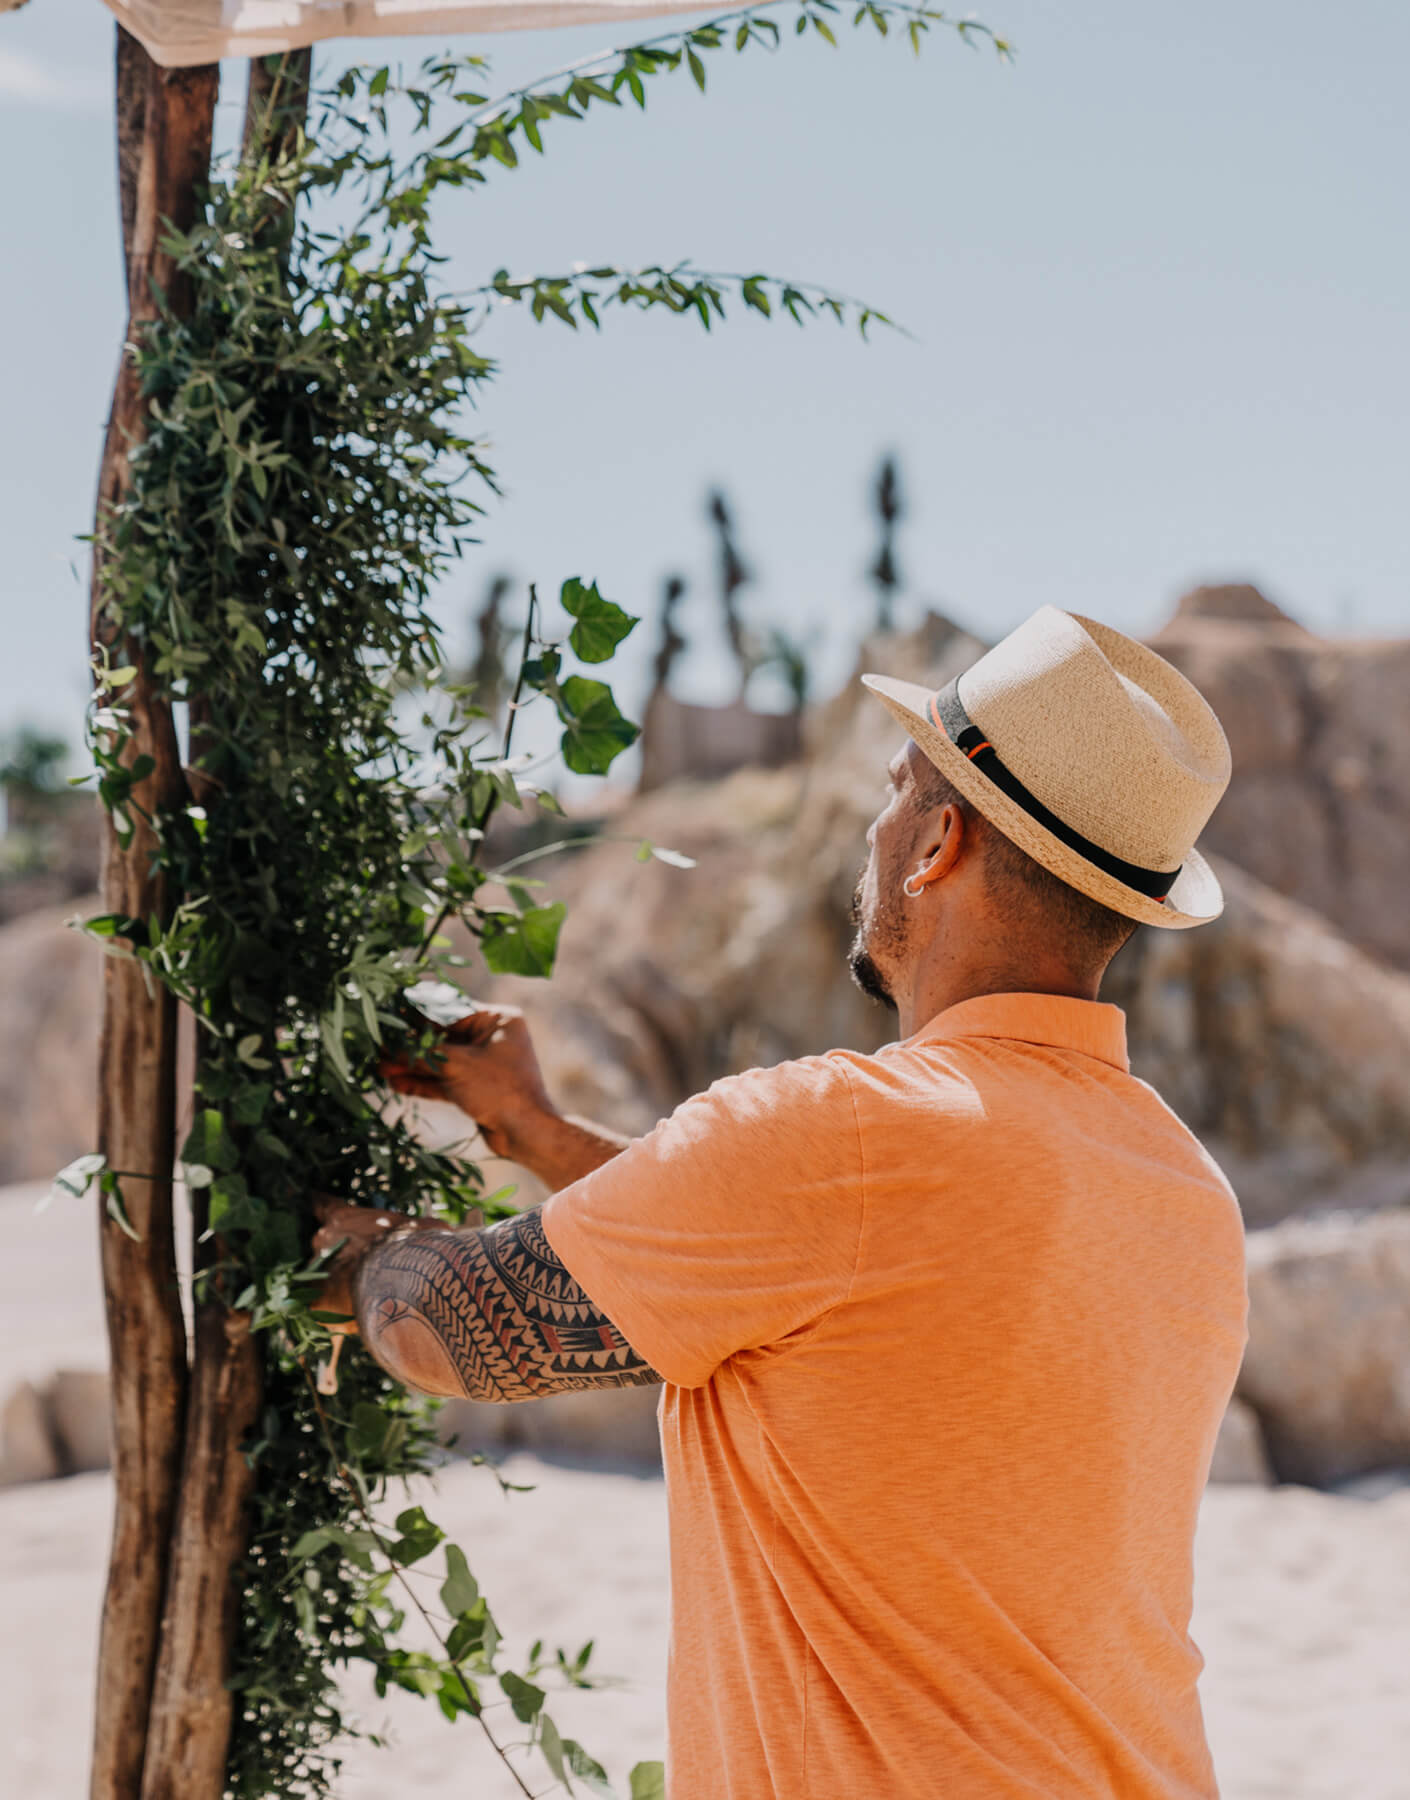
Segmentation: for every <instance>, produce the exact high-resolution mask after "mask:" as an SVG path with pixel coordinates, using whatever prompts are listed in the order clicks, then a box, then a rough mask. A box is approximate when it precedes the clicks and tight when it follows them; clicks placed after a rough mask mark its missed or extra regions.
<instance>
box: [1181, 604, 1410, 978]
mask: <svg viewBox="0 0 1410 1800" xmlns="http://www.w3.org/2000/svg"><path fill="white" fill-rule="evenodd" d="M1152 642H1153V645H1154V647H1155V648H1156V649H1157V650H1159V651H1160V653H1161V655H1162V656H1165V657H1168V658H1169V659H1170V661H1171V662H1173V663H1174V664H1175V665H1176V667H1177V668H1179V669H1181V670H1182V671H1183V672H1184V673H1185V674H1186V675H1187V676H1189V678H1190V680H1191V681H1193V682H1194V684H1195V686H1196V687H1198V688H1199V690H1200V692H1201V693H1203V694H1204V695H1205V696H1206V698H1207V699H1208V700H1209V702H1210V704H1211V705H1212V706H1213V707H1214V710H1215V711H1216V712H1217V713H1218V714H1219V717H1220V719H1221V720H1222V721H1223V723H1224V729H1225V731H1226V732H1227V733H1228V736H1229V743H1230V747H1231V749H1232V750H1233V754H1234V778H1233V781H1232V782H1231V783H1230V786H1229V792H1228V794H1227V796H1226V797H1225V799H1224V802H1223V804H1222V805H1221V806H1220V808H1219V810H1218V812H1216V813H1215V815H1214V818H1213V820H1212V821H1211V822H1210V828H1209V831H1208V834H1207V839H1206V841H1207V844H1208V846H1209V848H1210V849H1212V850H1215V851H1217V852H1218V853H1220V854H1221V855H1223V856H1227V857H1228V858H1229V859H1230V860H1231V861H1233V862H1236V863H1238V865H1239V866H1240V868H1243V869H1246V870H1247V871H1248V872H1249V874H1251V875H1256V876H1257V877H1258V879H1259V880H1260V881H1263V882H1266V883H1267V884H1268V886H1269V887H1272V888H1275V889H1276V890H1277V891H1278V893H1280V894H1285V895H1287V896H1288V897H1289V898H1290V899H1293V900H1298V901H1301V902H1302V904H1303V905H1305V906H1310V907H1312V908H1313V909H1314V910H1315V911H1317V912H1319V913H1321V914H1322V915H1323V917H1324V918H1327V919H1330V920H1331V921H1332V923H1333V924H1334V925H1335V926H1336V927H1337V928H1338V929H1339V930H1340V931H1341V932H1343V933H1344V934H1345V935H1346V936H1347V937H1349V938H1350V939H1351V941H1352V942H1353V943H1355V944H1357V945H1359V946H1360V947H1361V948H1362V949H1363V950H1366V951H1368V952H1370V954H1371V955H1373V956H1376V957H1379V958H1381V959H1382V960H1383V961H1386V962H1392V963H1396V964H1398V965H1399V966H1400V967H1401V968H1407V967H1410V904H1407V903H1406V898H1405V896H1406V894H1407V892H1410V639H1407V638H1396V639H1370V638H1366V639H1338V640H1332V639H1328V638H1321V637H1316V636H1314V635H1313V633H1311V632H1310V631H1305V630H1304V629H1303V628H1302V626H1300V625H1298V624H1295V623H1294V622H1293V620H1291V619H1290V618H1288V617H1287V615H1286V614H1284V613H1282V612H1280V611H1279V609H1278V608H1277V607H1276V606H1274V605H1273V604H1272V602H1271V601H1268V600H1266V599H1264V597H1263V596H1262V595H1261V594H1260V593H1259V592H1258V590H1257V589H1256V588H1251V587H1224V588H1197V589H1196V590H1195V591H1194V593H1193V594H1190V595H1187V596H1186V598H1185V599H1184V600H1183V601H1182V602H1181V603H1180V606H1179V608H1178V609H1177V611H1176V613H1175V616H1174V618H1173V619H1171V621H1170V622H1169V624H1168V625H1166V626H1165V627H1164V628H1163V630H1161V631H1159V632H1157V633H1156V636H1155V637H1154V639H1153V640H1152Z"/></svg>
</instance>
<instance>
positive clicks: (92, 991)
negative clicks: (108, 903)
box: [0, 895, 103, 1185]
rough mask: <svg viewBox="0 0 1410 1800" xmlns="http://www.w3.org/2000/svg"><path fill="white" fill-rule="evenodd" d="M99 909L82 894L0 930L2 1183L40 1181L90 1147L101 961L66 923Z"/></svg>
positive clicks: (93, 1124)
mask: <svg viewBox="0 0 1410 1800" xmlns="http://www.w3.org/2000/svg"><path fill="white" fill-rule="evenodd" d="M100 910H101V907H100V905H99V902H98V900H97V898H96V897H95V896H92V895H90V896H87V897H86V898H83V899H80V900H75V901H71V902H69V903H68V904H66V905H63V906H51V907H46V908H43V909H42V910H40V911H37V912H32V913H28V914H26V916H25V917H23V918H20V919H16V920H14V921H13V922H12V923H10V924H8V925H5V926H3V927H0V994H4V996H5V1043H6V1047H7V1054H5V1055H4V1056H0V1185H4V1184H6V1183H9V1182H15V1181H27V1180H33V1179H39V1178H46V1177H48V1176H50V1175H52V1174H53V1173H54V1172H55V1170H57V1169H61V1168H63V1167H64V1165H65V1164H66V1163H70V1162H72V1161H73V1159H74V1158H75V1157H76V1156H82V1155H83V1154H84V1152H85V1151H88V1150H91V1149H92V1148H93V1143H94V1134H95V1131H96V1128H97V1098H96V1096H97V1074H96V1068H97V1057H98V1048H97V1046H98V1014H99V1005H100V1000H101V993H102V970H103V957H102V952H101V951H100V950H99V948H98V946H97V945H96V944H95V943H94V942H93V941H92V939H90V938H86V937H83V936H82V935H81V934H80V933H78V932H76V931H70V930H67V929H66V928H65V920H67V919H69V918H72V917H73V916H74V915H75V913H77V914H80V915H83V916H85V917H86V916H87V915H89V914H91V913H96V912H98V911H100Z"/></svg>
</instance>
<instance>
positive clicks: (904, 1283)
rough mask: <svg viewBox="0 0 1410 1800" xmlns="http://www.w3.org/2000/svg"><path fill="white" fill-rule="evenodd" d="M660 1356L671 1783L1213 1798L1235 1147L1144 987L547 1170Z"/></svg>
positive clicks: (1237, 1316)
mask: <svg viewBox="0 0 1410 1800" xmlns="http://www.w3.org/2000/svg"><path fill="white" fill-rule="evenodd" d="M544 1226H545V1229H546V1231H547V1234H548V1237H549V1239H550V1241H551V1242H552V1244H553V1246H554V1248H555V1250H556V1251H557V1252H558V1254H559V1255H560V1256H561V1258H562V1260H563V1262H564V1263H565V1264H566V1265H567V1266H568V1268H569V1269H570V1270H571V1271H572V1273H573V1274H574V1276H575V1277H576V1278H577V1279H578V1281H580V1282H581V1284H582V1286H583V1287H584V1289H585V1290H586V1291H587V1292H588V1293H589V1294H590V1295H591V1296H592V1298H593V1300H594V1302H595V1303H596V1304H597V1305H598V1306H600V1307H601V1308H602V1309H603V1310H604V1311H605V1312H606V1313H607V1314H608V1316H609V1317H610V1318H611V1319H613V1321H614V1322H615V1323H616V1324H617V1325H618V1326H619V1327H620V1328H621V1330H622V1331H623V1332H624V1333H625V1335H626V1337H627V1338H628V1340H629V1341H630V1342H631V1344H632V1345H633V1346H634V1347H635V1348H636V1349H637V1350H638V1351H639V1352H640V1354H641V1355H643V1356H644V1357H646V1358H648V1359H649V1361H650V1362H651V1364H652V1365H653V1367H655V1368H656V1369H657V1370H658V1371H659V1372H660V1374H661V1376H662V1378H663V1379H664V1381H665V1383H666V1387H665V1389H664V1393H663V1397H662V1405H661V1431H662V1440H663V1445H664V1452H665V1464H666V1482H667V1497H668V1503H669V1510H670V1533H671V1590H672V1627H671V1652H670V1671H669V1720H668V1740H669V1742H668V1756H667V1787H668V1792H669V1795H670V1800H1020V1797H1022V1800H1039V1796H1041V1797H1042V1800H1077V1797H1078V1796H1081V1800H1093V1797H1094V1796H1098V1795H1101V1796H1112V1797H1119V1800H1176V1797H1177V1796H1178V1797H1179V1800H1195V1797H1196V1796H1198V1797H1199V1800H1207V1797H1209V1796H1212V1795H1214V1794H1215V1793H1216V1791H1217V1790H1216V1786H1215V1779H1214V1772H1213V1769H1212V1767H1211V1763H1210V1757H1209V1751H1208V1748H1207V1746H1206V1742H1205V1735H1204V1727H1203V1722H1202V1719H1201V1715H1200V1705H1199V1698H1198V1694H1197V1692H1196V1686H1195V1683H1196V1677H1197V1676H1198V1674H1199V1671H1200V1667H1201V1664H1202V1658H1201V1657H1200V1654H1199V1651H1198V1650H1197V1649H1196V1647H1195V1645H1194V1644H1193V1642H1192V1641H1191V1639H1190V1636H1189V1622H1190V1603H1191V1586H1192V1575H1191V1549H1192V1543H1193V1539H1194V1531H1195V1518H1196V1512H1197V1508H1198V1504H1199V1499H1200V1494H1201V1491H1202V1489H1203V1487H1204V1483H1205V1477H1206V1474H1207V1472H1208V1468H1209V1461H1210V1456H1211V1453H1212V1450H1213V1445H1214V1438H1215V1433H1216V1430H1217V1428H1218V1425H1219V1420H1220V1416H1221V1414H1222V1412H1223V1409H1224V1405H1225V1402H1226V1401H1227V1399H1228V1397H1229V1393H1230V1391H1231V1389H1232V1387H1233V1384H1234V1377H1235V1374H1236V1373H1237V1370H1238V1365H1239V1359H1240V1356H1241V1355H1242V1351H1243V1345H1244V1339H1245V1305H1246V1302H1245V1286H1244V1265H1243V1230H1242V1225H1241V1221H1240V1217H1239V1212H1238V1208H1237V1205H1236V1203H1235V1200H1234V1197H1233V1194H1232V1193H1231V1192H1230V1189H1229V1186H1228V1184H1227V1182H1226V1181H1225V1180H1224V1178H1223V1176H1222V1175H1221V1174H1220V1172H1219V1170H1218V1169H1217V1168H1216V1166H1215V1165H1214V1163H1213V1162H1212V1161H1211V1159H1210V1158H1209V1156H1208V1155H1207V1154H1206V1152H1205V1151H1204V1150H1203V1149H1202V1148H1201V1147H1200V1145H1199V1144H1198V1142H1197V1141H1196V1140H1195V1138H1194V1137H1192V1136H1191V1134H1190V1133H1189V1131H1188V1130H1186V1128H1185V1127H1184V1126H1183V1125H1182V1124H1181V1123H1180V1121H1179V1120H1178V1119H1177V1118H1176V1117H1175V1116H1174V1114H1173V1113H1171V1112H1170V1110H1169V1109H1168V1108H1167V1107H1166V1106H1165V1105H1164V1104H1163V1102H1162V1101H1161V1100H1160V1099H1159V1098H1158V1097H1157V1096H1156V1094H1155V1093H1154V1092H1153V1091H1152V1090H1151V1089H1150V1088H1149V1087H1147V1086H1146V1085H1145V1084H1144V1083H1143V1082H1140V1081H1138V1080H1136V1079H1135V1077H1134V1076H1132V1075H1131V1074H1130V1072H1129V1066H1128V1064H1127V1059H1126V1046H1125V1021H1124V1018H1123V1015H1122V1014H1121V1012H1120V1011H1119V1010H1118V1009H1117V1008H1116V1007H1113V1006H1105V1005H1102V1004H1100V1003H1097V1002H1091V1001H1083V1000H1069V999H1062V998H1057V997H1054V996H1050V995H1038V994H997V995H989V996H986V997H983V998H980V999H976V1000H967V1001H965V1002H964V1003H963V1004H961V1005H959V1006H955V1007H951V1008H950V1009H949V1010H948V1011H947V1012H944V1013H942V1014H941V1015H940V1016H939V1017H938V1018H936V1019H933V1020H932V1021H931V1022H930V1023H929V1024H928V1025H926V1026H925V1027H924V1028H923V1029H922V1030H920V1031H918V1032H916V1033H915V1035H914V1036H913V1037H910V1038H908V1039H906V1040H905V1041H904V1042H902V1043H897V1044H892V1045H889V1046H888V1047H887V1048H886V1049H884V1050H881V1051H880V1052H878V1053H877V1054H876V1055H875V1056H862V1055H857V1054H854V1053H853V1052H851V1051H843V1050H838V1051H833V1052H831V1053H830V1054H829V1055H826V1056H813V1057H805V1058H803V1059H802V1060H801V1061H797V1062H790V1063H783V1064H781V1065H780V1066H778V1067H777V1068H772V1069H753V1070H750V1071H749V1072H748V1073H747V1074H743V1075H735V1076H731V1077H729V1078H728V1079H726V1080H723V1081H717V1082H716V1083H715V1084H714V1086H713V1087H711V1088H710V1089H709V1091H708V1092H707V1093H704V1094H701V1095H698V1096H697V1097H696V1098H695V1099H692V1100H688V1101H687V1102H686V1103H685V1105H683V1106H681V1107H680V1108H679V1109H678V1110H677V1111H676V1112H675V1113H674V1114H672V1116H671V1117H670V1118H669V1119H666V1120H664V1121H663V1122H662V1123H661V1124H660V1125H658V1126H657V1127H656V1129H655V1130H654V1131H652V1132H650V1133H649V1134H648V1135H647V1136H646V1137H644V1138H641V1139H639V1140H637V1142H635V1143H633V1144H632V1145H631V1146H630V1147H629V1148H628V1149H626V1150H625V1151H623V1153H622V1154H621V1155H620V1156H618V1157H616V1158H615V1159H614V1160H613V1161H612V1162H610V1163H608V1164H607V1165H606V1166H605V1167H603V1168H601V1169H598V1170H597V1171H595V1172H594V1173H593V1174H591V1175H589V1176H587V1177H586V1179H584V1180H582V1181H579V1182H576V1183H574V1185H573V1186H571V1187H568V1188H565V1189H564V1190H563V1191H562V1192H561V1193H559V1194H557V1195H555V1196H554V1197H553V1198H552V1199H551V1200H550V1201H549V1202H548V1204H547V1206H546V1208H545V1210H544Z"/></svg>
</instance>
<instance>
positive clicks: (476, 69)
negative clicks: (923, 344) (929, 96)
mask: <svg viewBox="0 0 1410 1800" xmlns="http://www.w3.org/2000/svg"><path fill="white" fill-rule="evenodd" d="M790 9H792V10H793V34H792V35H793V36H794V37H795V38H798V37H804V36H809V35H815V36H817V37H820V38H822V39H823V40H824V41H825V42H826V43H828V44H830V45H832V46H833V48H836V47H837V34H836V31H835V30H834V26H835V25H837V24H838V23H840V22H841V21H842V20H843V19H844V17H845V15H846V13H847V12H849V11H850V12H851V20H850V23H851V25H852V26H853V27H854V28H856V29H861V28H865V27H868V26H869V27H870V28H871V29H872V30H873V31H874V32H875V33H876V35H877V36H878V37H881V38H886V37H889V36H890V35H891V32H892V28H893V26H895V27H896V28H897V34H898V36H899V37H900V38H901V39H902V40H903V41H905V42H906V43H908V44H909V45H910V47H911V49H912V51H913V52H915V53H916V54H917V55H918V54H919V53H920V49H921V45H922V43H923V42H924V40H925V38H926V36H927V35H928V34H929V33H930V32H931V31H932V30H933V29H935V28H937V27H939V28H944V29H947V30H950V31H953V32H954V33H955V34H956V36H957V37H958V38H959V39H960V41H961V42H962V43H964V44H967V45H969V46H970V47H971V48H978V47H979V45H980V44H981V43H982V42H986V41H987V42H988V43H989V44H990V45H991V46H992V48H993V49H994V51H995V52H996V54H997V55H998V56H999V58H1000V59H1001V60H1004V61H1007V60H1010V59H1011V58H1012V55H1013V48H1012V45H1011V44H1010V43H1009V42H1008V40H1007V39H1006V38H1003V37H1001V36H999V35H997V34H996V33H995V32H993V31H992V30H991V29H990V28H989V26H987V25H984V24H981V23H980V22H979V21H978V20H975V19H969V18H958V17H956V16H954V15H952V14H949V13H946V12H943V11H940V10H939V9H937V8H934V7H930V6H925V5H910V4H906V3H905V0H861V3H860V4H858V5H856V6H855V7H851V6H849V5H845V4H844V3H843V0H765V3H764V4H762V5H758V6H749V7H743V8H741V9H740V10H739V11H737V12H731V13H725V14H722V15H720V16H718V17H716V18H713V19H711V20H709V21H708V22H707V23H705V24H703V25H696V26H693V27H691V28H689V29H686V30H673V31H668V32H663V33H662V34H660V35H659V36H657V37H654V38H647V39H644V40H642V41H641V42H638V43H634V44H628V45H622V46H618V47H617V48H615V49H611V50H607V51H603V52H601V53H600V54H598V55H594V56H590V57H586V58H584V59H583V60H582V61H580V62H577V63H573V64H570V65H568V66H567V67H565V68H562V69H558V70H555V71H554V72H553V73H551V74H549V75H546V76H542V77H540V78H539V79H537V80H535V81H531V82H529V83H528V84H526V85H525V86H523V87H519V88H514V89H511V90H509V91H508V92H507V93H504V94H501V95H499V96H498V97H496V98H493V99H492V98H490V97H489V96H488V95H486V94H483V93H481V92H479V91H478V89H477V88H476V87H474V86H469V85H467V83H468V82H471V81H474V80H475V79H476V78H478V76H480V75H481V74H482V73H483V72H484V71H485V70H486V68H487V67H488V65H487V63H486V61H485V59H484V58H483V57H479V56H459V57H450V56H446V57H441V58H432V59H430V60H428V61H427V62H425V63H424V64H423V65H422V67H421V70H420V72H419V78H418V79H417V80H416V81H414V82H410V83H402V82H399V81H394V80H393V79H392V72H391V69H390V67H389V66H388V65H385V64H382V65H376V64H362V65H357V66H354V67H352V68H349V69H347V70H345V71H344V73H343V75H342V76H341V78H340V80H339V83H338V87H337V100H338V101H339V102H341V105H336V106H330V107H329V110H328V111H327V112H326V114H325V123H333V122H335V121H336V122H337V123H339V124H341V125H344V126H347V127H349V128H351V130H352V131H353V132H354V133H356V134H358V135H359V136H360V137H365V136H367V135H370V134H372V133H373V132H376V133H378V134H380V135H382V136H383V137H385V136H386V134H387V132H388V128H389V103H390V102H391V101H392V100H401V101H403V102H405V103H406V104H407V105H408V106H409V107H410V108H411V110H412V113H413V118H414V124H413V131H414V132H415V133H416V134H424V133H427V132H430V131H431V130H433V129H435V124H434V121H435V120H436V118H437V111H438V108H437V103H438V101H446V100H449V101H451V102H453V103H454V104H456V105H458V106H461V107H464V108H466V109H467V111H466V113H465V116H464V117H462V118H460V119H457V120H456V121H455V122H454V123H453V124H452V125H451V126H450V127H449V128H448V129H447V130H445V131H443V132H442V133H441V134H440V135H439V136H438V137H437V138H436V139H435V142H434V143H433V144H432V145H431V146H430V147H429V148H428V149H425V150H422V151H420V152H418V153H417V154H416V155H414V156H413V157H412V158H411V159H410V160H409V161H408V162H407V163H406V164H405V165H404V166H399V165H398V164H397V163H396V161H395V159H394V158H393V157H392V156H391V154H390V153H387V154H385V155H384V156H381V157H376V158H364V159H363V160H362V167H361V170H360V173H361V176H362V178H363V180H364V183H365V184H366V185H367V187H368V189H369V192H372V191H373V189H374V186H375V183H374V179H373V178H374V177H376V178H377V180H378V181H379V182H380V184H381V185H380V186H378V187H376V189H375V198H374V200H373V202H372V205H373V208H374V209H378V208H389V209H391V210H394V211H397V212H399V213H400V214H401V215H402V217H403V218H404V220H405V221H406V222H407V223H410V224H414V227H415V229H416V230H417V231H418V233H424V232H425V230H426V229H427V222H426V218H425V201H426V199H427V197H428V196H429V194H430V192H431V191H432V190H433V189H434V188H435V187H437V186H444V185H451V186H464V185H472V184H478V183H481V182H484V181H486V180H488V178H489V171H490V165H491V164H498V165H500V166H501V167H503V168H506V169H513V168H517V167H518V165H519V162H520V160H521V156H522V153H523V152H524V151H526V150H532V151H533V152H534V153H535V154H537V155H542V154H543V153H544V138H543V128H544V127H545V126H546V125H547V124H549V123H550V121H552V120H554V119H568V120H581V119H584V118H586V117H587V115H588V113H589V112H590V111H591V110H592V109H593V108H594V107H600V106H621V105H623V104H624V102H625V101H626V100H627V99H630V100H633V101H635V103H636V105H637V107H638V108H639V109H641V110H645V107H646V100H647V91H648V90H647V84H648V83H649V82H651V81H653V80H655V79H656V78H658V77H660V76H663V75H668V74H673V73H674V72H675V71H677V70H679V69H682V68H684V69H686V70H687V71H688V72H689V74H690V77H691V79H692V81H693V82H694V83H695V85H696V87H697V88H698V89H699V90H700V92H701V93H702V94H703V93H704V92H705V91H706V87H707V82H708V72H707V65H706V63H705V60H704V59H705V57H706V56H709V55H711V54H712V53H714V52H717V51H721V50H726V49H733V51H734V52H735V53H736V54H740V53H742V52H744V51H746V50H748V49H750V48H751V47H757V48H759V49H762V50H767V51H775V50H777V49H778V48H779V47H780V45H781V43H782V42H783V41H784V40H785V36H786V34H785V32H784V31H783V29H782V28H781V26H780V24H779V20H778V18H777V17H776V16H775V15H776V14H777V13H780V12H784V11H786V10H790ZM333 170H339V171H340V172H339V173H337V174H334V173H333V172H332V171H333ZM328 178H329V179H341V170H340V165H339V163H338V162H336V161H335V163H334V164H333V165H331V166H330V174H329V176H328Z"/></svg>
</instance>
